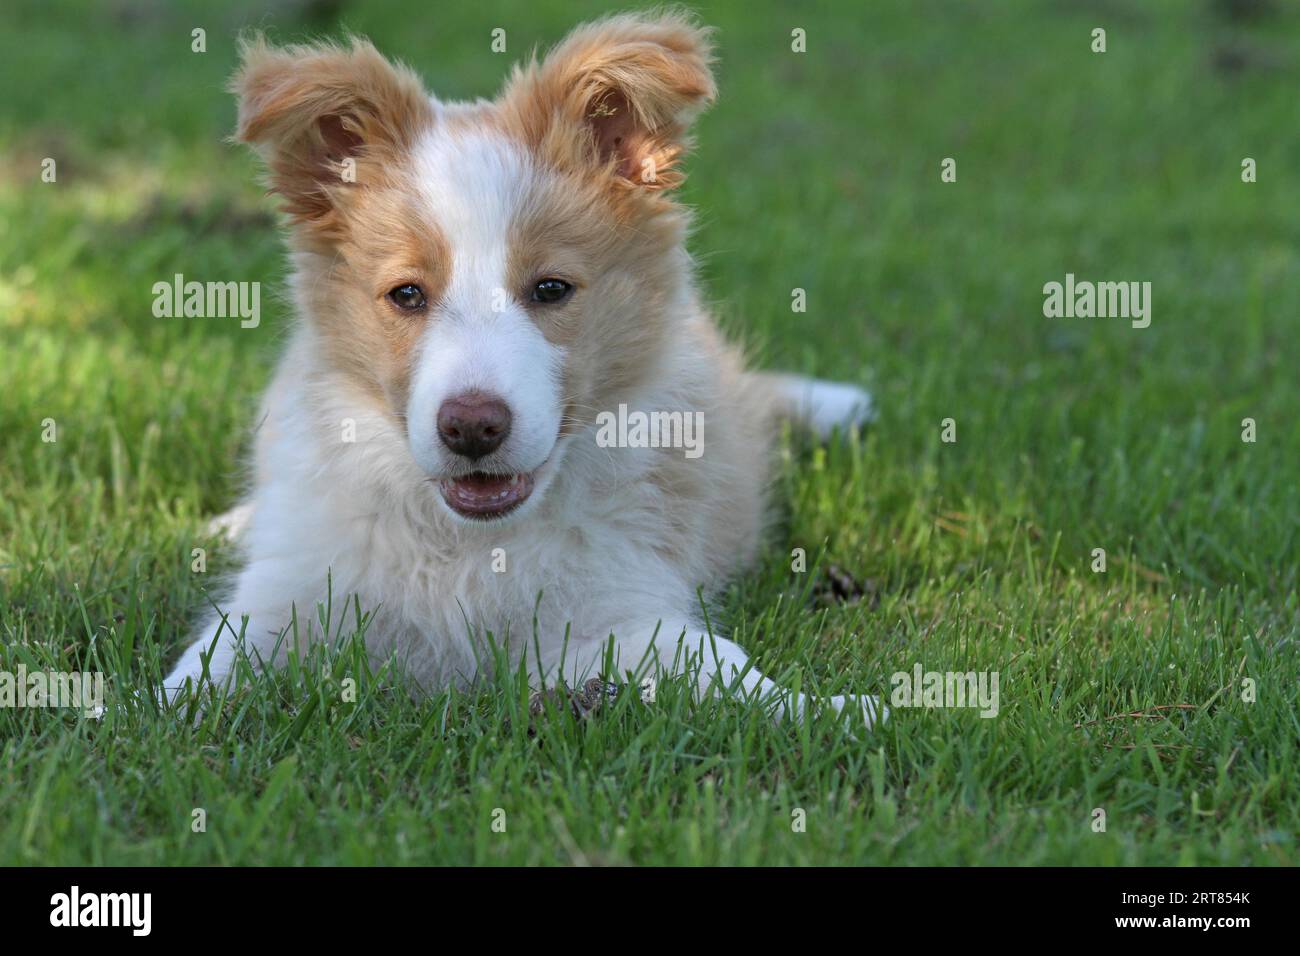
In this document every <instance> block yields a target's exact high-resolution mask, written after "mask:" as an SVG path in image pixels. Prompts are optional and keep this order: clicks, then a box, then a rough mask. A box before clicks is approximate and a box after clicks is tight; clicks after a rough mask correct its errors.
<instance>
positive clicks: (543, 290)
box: [533, 279, 573, 305]
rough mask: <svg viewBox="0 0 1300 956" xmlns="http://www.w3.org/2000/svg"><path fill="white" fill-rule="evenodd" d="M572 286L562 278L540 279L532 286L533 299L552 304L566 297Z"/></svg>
mask: <svg viewBox="0 0 1300 956" xmlns="http://www.w3.org/2000/svg"><path fill="white" fill-rule="evenodd" d="M572 291H573V286H572V285H571V284H569V283H568V282H565V281H564V280H563V279H540V280H538V282H537V285H535V286H533V301H534V302H541V303H543V304H545V305H552V304H554V303H556V302H560V301H562V300H564V299H565V298H567V297H568V295H569V293H570V292H572Z"/></svg>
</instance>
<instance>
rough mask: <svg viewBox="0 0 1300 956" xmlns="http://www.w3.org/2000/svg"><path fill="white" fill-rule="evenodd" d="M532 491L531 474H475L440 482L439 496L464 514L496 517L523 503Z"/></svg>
mask: <svg viewBox="0 0 1300 956" xmlns="http://www.w3.org/2000/svg"><path fill="white" fill-rule="evenodd" d="M532 492H533V476H532V475H487V474H482V473H477V472H476V473H475V474H472V475H467V476H465V477H464V478H457V479H455V480H452V481H444V482H443V483H442V495H443V497H444V498H445V499H446V501H447V504H449V505H450V506H451V507H452V508H453V509H454V510H455V511H458V512H460V513H461V514H463V515H468V516H478V517H485V518H486V517H497V516H498V515H503V514H505V513H506V512H507V511H511V510H513V509H514V508H515V507H517V506H518V505H520V504H522V503H523V501H524V499H525V498H527V497H528V496H529V495H530V494H532Z"/></svg>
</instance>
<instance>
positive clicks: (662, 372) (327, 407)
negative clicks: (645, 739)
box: [165, 14, 881, 725]
mask: <svg viewBox="0 0 1300 956" xmlns="http://www.w3.org/2000/svg"><path fill="white" fill-rule="evenodd" d="M709 64H710V51H709V37H708V34H707V31H704V30H702V29H700V28H698V27H697V26H695V25H693V24H692V23H690V22H689V21H688V20H686V19H684V18H682V17H680V16H677V15H672V14H669V15H657V16H654V17H649V18H643V17H632V16H620V17H613V18H609V19H605V20H602V21H599V22H596V23H593V24H588V25H586V26H584V27H581V28H579V29H578V30H576V31H575V32H574V33H573V34H571V35H570V36H569V38H567V39H566V40H565V41H564V42H563V43H562V44H560V45H559V46H558V47H557V48H555V49H554V50H552V51H551V52H550V54H549V55H548V56H547V57H546V58H545V60H543V61H542V62H540V63H538V62H535V61H534V62H532V63H529V64H527V65H525V66H523V67H520V68H517V69H516V70H515V73H514V74H513V76H512V77H511V78H510V80H509V82H508V83H507V85H506V87H505V89H504V91H503V92H502V94H501V95H500V97H499V98H498V99H497V100H495V101H492V102H486V101H480V102H476V103H472V104H452V103H441V102H439V101H437V100H436V99H434V98H431V97H429V96H428V95H427V94H426V93H424V91H423V90H422V88H421V87H420V84H419V83H418V81H417V80H416V79H415V77H414V76H413V74H411V73H410V72H409V71H407V70H406V69H404V68H401V67H398V66H394V65H392V64H390V63H389V62H388V61H386V60H384V59H383V58H382V57H381V56H380V55H379V54H378V53H377V52H375V50H374V49H373V47H371V46H370V45H369V44H368V43H366V42H365V41H361V40H354V41H352V42H351V43H350V45H348V46H343V47H340V46H333V45H314V46H309V47H289V48H281V49H274V48H271V47H268V46H267V45H265V44H264V43H263V42H262V41H260V40H255V41H253V42H251V43H249V44H247V45H246V47H245V50H244V62H243V65H242V68H241V70H240V72H239V73H238V74H237V76H236V77H235V80H234V87H233V88H234V90H235V92H236V93H237V94H238V96H239V98H240V119H239V132H238V135H239V138H240V139H241V140H243V141H245V142H249V143H252V144H253V145H255V146H256V147H257V148H258V150H259V151H260V152H261V153H262V155H263V157H264V158H265V160H266V162H267V165H268V169H269V175H270V184H271V186H272V188H273V189H274V190H275V191H276V192H277V193H279V194H280V196H281V198H282V200H283V202H284V207H285V209H286V211H287V212H288V214H289V216H290V217H291V221H292V226H291V230H290V238H291V249H292V266H293V280H292V291H293V294H294V297H295V300H296V303H297V308H298V321H297V322H296V324H295V326H294V329H293V332H292V336H291V340H290V342H289V344H288V348H287V350H286V352H285V354H284V356H283V358H282V360H281V362H280V365H279V368H278V371H277V373H276V375H275V378H274V381H273V382H272V384H271V386H270V388H269V390H268V392H267V395H266V399H265V404H264V408H263V415H262V416H261V419H260V422H261V423H260V425H259V428H258V431H257V436H256V453H255V474H254V480H253V487H252V491H251V495H250V496H249V498H248V499H247V501H246V502H245V503H244V504H243V505H242V506H241V507H240V508H239V509H238V510H237V512H236V515H237V518H238V523H239V524H240V525H241V527H240V528H239V529H238V530H239V540H240V546H241V547H242V548H243V549H244V552H245V555H246V560H245V563H244V565H243V570H242V571H241V572H240V573H239V575H238V577H237V579H236V581H235V582H234V586H233V590H232V591H231V593H230V594H229V596H228V598H227V599H225V600H224V601H221V602H219V603H220V607H221V612H222V614H224V615H227V621H228V623H227V625H226V626H224V627H220V634H219V635H218V630H219V626H220V624H221V617H220V616H218V615H216V614H213V615H211V616H210V618H209V619H208V620H206V621H204V622H203V624H202V625H201V626H200V627H199V628H198V630H197V633H196V635H195V637H194V641H193V643H192V644H191V645H190V647H189V648H188V650H186V651H185V652H184V654H183V655H182V657H181V659H180V661H179V663H178V664H177V665H176V667H175V669H174V671H173V672H172V673H171V674H170V676H168V677H167V679H166V681H165V687H166V689H167V693H168V695H169V696H170V697H173V698H174V697H176V696H178V695H180V694H182V693H184V692H185V691H186V689H187V688H190V687H192V686H193V684H197V683H198V682H199V679H200V678H201V677H202V676H203V675H204V674H205V672H206V674H207V676H208V677H210V678H211V679H212V680H213V681H214V682H215V683H217V684H221V683H223V682H225V681H227V680H228V679H229V678H230V677H231V674H232V668H233V664H234V662H235V660H236V657H237V655H238V654H239V653H240V652H241V651H242V652H246V653H247V654H248V655H249V656H250V658H251V659H253V660H254V661H262V662H265V663H276V662H278V661H280V660H282V658H283V654H284V650H285V648H286V646H287V644H288V643H289V640H288V639H286V638H284V637H282V635H283V634H284V633H285V629H286V627H287V625H288V624H289V622H290V618H291V616H292V614H293V613H294V611H295V609H296V613H297V618H298V622H299V627H298V639H299V641H300V642H305V641H309V640H312V639H313V638H319V636H320V628H319V624H318V623H316V610H315V609H316V608H317V606H318V604H320V603H322V602H324V601H325V600H326V596H327V586H328V587H329V588H330V591H331V593H332V594H333V595H334V601H335V607H336V609H337V607H338V606H339V603H340V599H341V598H343V597H347V596H353V595H355V596H356V597H357V598H359V600H360V603H361V605H362V607H363V609H365V610H372V611H374V612H375V613H374V619H373V622H372V623H371V625H370V627H369V629H368V631H367V634H366V639H367V647H368V651H369V652H370V653H371V654H372V655H373V656H374V657H375V658H377V659H382V658H387V657H388V656H390V655H396V656H397V657H398V658H399V659H400V660H401V662H402V663H403V664H404V666H405V668H406V671H407V673H408V674H409V675H410V676H411V678H412V679H413V680H414V681H416V682H417V683H418V684H419V686H421V687H423V688H424V689H426V690H436V689H438V688H441V687H445V686H449V685H454V686H462V687H464V686H469V685H471V684H472V683H473V682H474V681H475V680H476V678H478V677H480V676H482V675H483V665H484V661H485V660H487V659H489V658H488V656H487V655H486V653H485V646H486V644H485V642H486V636H487V635H488V634H491V635H492V638H493V640H495V641H496V642H497V643H498V644H499V645H500V646H503V647H505V648H506V649H507V650H508V652H509V654H510V658H511V660H512V661H518V660H519V659H520V658H523V659H525V660H526V661H527V667H528V670H529V673H530V674H531V675H532V679H533V680H534V681H535V682H536V683H538V684H541V683H543V682H554V681H556V680H560V679H563V680H566V681H570V682H572V681H575V680H578V679H581V678H583V677H585V676H590V675H593V674H596V673H598V672H601V671H602V670H603V663H604V661H605V655H606V652H607V649H608V648H610V647H611V636H612V639H613V644H612V647H613V656H614V661H615V669H616V671H617V674H614V675H608V676H610V677H622V676H624V675H625V674H627V673H628V672H635V673H636V675H637V676H641V675H642V674H644V673H645V672H646V671H648V670H651V669H655V668H658V669H661V670H664V671H669V672H681V671H683V670H684V669H685V668H686V667H688V666H689V667H691V668H692V670H693V671H694V669H696V668H698V675H699V676H698V683H699V686H698V691H699V693H701V694H706V693H714V692H716V691H718V690H719V689H720V688H722V687H725V686H731V685H733V682H734V681H735V680H736V678H737V675H740V674H742V672H743V677H741V678H740V681H739V683H740V685H741V686H742V687H743V689H744V690H745V691H746V692H748V693H750V694H754V695H756V696H762V697H763V698H764V699H765V700H767V701H769V702H771V701H778V702H779V704H780V705H781V706H782V708H783V709H784V711H785V712H788V713H793V714H796V715H803V714H804V713H805V711H806V709H807V708H808V707H809V706H810V704H812V703H814V702H812V701H810V700H809V699H805V698H803V697H802V696H799V697H798V698H797V699H796V697H795V695H792V694H789V693H788V692H786V691H784V690H782V689H781V688H780V687H778V686H777V685H775V684H774V683H773V682H771V681H769V680H767V679H766V678H764V677H763V676H762V675H760V674H759V673H758V672H757V671H756V670H754V669H753V668H752V667H749V668H747V659H746V655H745V652H744V651H743V650H741V648H740V647H739V646H737V645H736V644H735V643H733V642H732V641H730V640H727V639H725V638H722V637H716V636H715V637H709V636H708V635H707V634H706V632H705V628H704V627H703V616H702V614H701V611H700V607H699V599H698V597H697V591H698V589H700V588H704V589H705V590H706V592H707V591H708V590H711V589H714V588H716V587H717V586H718V585H719V584H721V583H722V582H724V581H725V580H726V579H727V578H728V577H729V576H732V575H734V574H735V573H736V572H737V571H739V570H741V569H743V568H744V567H745V566H746V565H747V563H748V562H750V561H751V559H752V558H753V557H754V556H755V554H756V551H757V549H758V548H759V546H760V544H761V542H762V538H763V532H764V527H765V519H766V517H767V510H768V509H767V490H768V486H769V483H770V478H771V474H772V471H771V468H772V444H773V441H774V438H775V434H776V422H777V419H778V418H779V417H780V416H781V415H783V414H784V415H792V416H795V417H798V418H802V419H804V420H806V421H808V422H810V423H811V424H812V425H813V426H814V427H815V428H816V429H818V430H819V431H820V432H822V433H829V431H830V429H831V428H832V427H834V426H836V425H840V426H848V425H852V424H855V423H857V422H860V421H863V420H864V419H865V418H866V417H867V416H868V415H869V414H870V407H869V406H870V403H869V400H868V398H867V396H866V393H865V392H863V391H862V390H860V389H858V388H856V387H854V386H848V385H836V384H831V383H823V382H816V381H813V380H808V379H801V378H794V377H777V376H768V375H763V374H759V373H753V372H748V371H746V370H745V369H744V368H743V366H742V362H741V359H740V356H739V353H738V352H737V351H736V350H735V349H734V348H732V347H731V346H729V345H727V344H726V343H725V342H724V341H723V340H722V339H721V337H720V336H719V334H718V332H717V331H716V329H715V327H714V325H713V323H712V321H711V319H710V317H709V315H708V313H707V312H706V311H705V310H704V308H703V307H702V306H701V303H700V301H699V297H698V295H697V292H696V289H695V285H694V281H693V277H692V263H691V260H690V258H689V256H688V254H687V252H686V250H685V245H684V238H685V234H686V230H687V226H688V216H687V213H686V211H685V210H684V209H683V208H682V207H681V206H679V205H678V204H676V203H675V202H674V201H673V200H672V198H671V190H672V187H673V186H675V185H676V184H677V183H678V182H679V181H680V178H681V174H680V171H679V169H678V165H677V162H678V158H679V155H680V154H681V153H682V151H683V150H684V148H685V146H686V145H687V141H686V139H685V135H686V129H687V127H688V125H689V122H690V119H691V117H692V116H693V115H694V114H695V113H696V112H698V110H699V109H701V108H702V107H703V106H704V105H705V104H707V103H708V102H709V101H710V100H711V99H712V98H713V96H714V85H713V78H712V75H711V71H710V68H709ZM348 160H351V162H352V163H354V164H355V182H353V181H349V180H348V178H347V177H344V176H341V175H340V171H341V170H342V169H343V164H344V163H345V162H346V161H348ZM647 160H650V161H651V162H652V164H653V165H651V163H647ZM647 169H649V170H650V171H651V173H652V175H646V174H645V173H646V170H647ZM557 275H558V276H563V277H565V278H566V279H567V280H570V281H571V282H572V285H573V287H574V291H573V292H572V294H571V296H570V298H569V299H567V300H565V301H564V302H563V303H561V304H559V305H555V304H550V305H544V306H539V305H537V304H536V303H534V302H532V301H531V300H530V299H529V298H528V294H527V290H528V289H529V288H530V286H529V283H530V282H534V281H535V280H536V278H537V277H538V276H557ZM402 283H414V284H418V286H419V287H420V288H421V289H423V290H424V291H425V293H426V296H427V301H428V305H427V307H426V309H425V310H424V311H423V312H422V313H420V314H416V315H411V314H404V313H402V312H401V310H399V309H397V308H396V307H395V306H394V304H393V303H392V302H391V301H390V300H389V299H388V298H386V293H387V292H388V291H389V290H391V289H392V288H393V287H394V286H396V285H399V284H402ZM467 389H470V390H477V391H481V392H490V393H492V394H495V395H498V396H500V398H501V399H502V400H503V401H504V402H505V404H506V405H507V406H508V407H509V408H510V410H511V412H512V414H513V416H514V420H513V424H512V426H511V429H510V432H509V436H508V438H507V439H506V440H505V443H504V444H503V445H501V446H500V447H499V448H498V449H497V450H496V451H494V452H492V454H491V456H490V457H489V458H488V459H485V461H486V462H487V466H490V467H491V468H492V469H494V470H496V471H499V472H501V473H525V472H527V473H532V474H533V475H534V481H535V486H534V490H533V492H532V494H531V495H530V496H529V497H528V498H527V500H526V501H524V502H523V504H522V505H521V506H519V507H518V508H517V509H516V510H515V511H513V512H512V513H510V514H508V515H506V516H504V517H500V518H496V519H493V520H469V519H467V518H465V517H462V516H461V515H460V514H457V513H456V512H454V511H453V510H452V509H451V508H450V507H449V506H448V504H447V502H446V501H445V500H444V497H443V495H442V494H440V493H439V487H440V485H439V483H438V482H439V480H441V479H448V480H450V479H451V478H454V477H456V476H461V475H464V474H466V473H467V470H468V467H469V466H468V465H467V464H466V463H465V462H463V461H459V460H457V455H456V454H454V453H453V452H452V451H451V450H450V449H449V447H448V446H446V445H444V443H442V442H441V441H440V440H439V435H438V430H437V427H436V426H435V419H436V418H437V415H438V410H439V407H440V403H442V402H444V401H446V400H447V399H448V397H449V396H454V395H456V394H459V393H462V392H464V391H465V390H467ZM620 403H624V404H626V405H627V406H628V408H630V409H638V410H643V411H646V412H651V411H656V410H678V411H687V412H700V413H702V416H703V422H704V428H705V430H704V438H705V443H704V453H703V455H702V456H700V457H698V458H687V457H685V456H684V455H683V453H682V450H681V449H675V448H603V447H599V446H598V444H597V442H596V440H595V427H594V422H595V417H596V415H597V413H598V412H600V411H601V410H611V411H612V410H614V409H616V408H617V407H618V406H619V404H620ZM349 428H351V429H353V431H354V440H351V441H349V440H346V436H347V429H349ZM480 466H481V467H486V466H482V464H481V463H480ZM502 561H504V566H505V570H504V571H502V570H501V566H502ZM327 582H328V585H327ZM245 619H246V624H245V623H244V621H245ZM241 624H243V625H244V626H242V628H241ZM241 629H242V631H243V638H242V641H237V640H236V638H235V635H236V634H237V633H238V632H240V631H241ZM277 646H278V647H279V654H278V656H277V655H276V653H275V651H276V648H277ZM209 652H210V656H209ZM827 700H828V702H829V703H830V704H831V705H833V706H834V707H835V708H836V709H837V710H840V709H845V708H846V705H851V706H848V710H847V711H846V712H848V711H851V712H852V713H853V715H854V720H857V719H858V715H860V716H861V718H862V719H864V720H865V722H866V723H867V724H868V725H870V724H871V723H872V722H873V721H874V720H875V719H877V718H878V717H879V716H880V715H881V711H880V708H879V706H878V702H877V701H876V699H875V698H869V697H862V698H840V697H836V698H828V699H827Z"/></svg>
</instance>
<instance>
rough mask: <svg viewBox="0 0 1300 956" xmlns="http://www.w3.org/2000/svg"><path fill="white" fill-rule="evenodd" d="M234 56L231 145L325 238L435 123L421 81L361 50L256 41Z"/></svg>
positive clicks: (364, 46) (354, 44) (354, 45)
mask: <svg viewBox="0 0 1300 956" xmlns="http://www.w3.org/2000/svg"><path fill="white" fill-rule="evenodd" d="M240 52H241V54H242V57H241V58H242V63H241V65H240V68H239V70H238V71H237V72H236V73H235V76H234V77H233V78H232V80H231V84H230V89H231V92H233V93H235V94H236V96H238V98H239V127H238V130H237V131H236V134H235V135H236V138H237V139H238V140H240V141H241V142H245V143H250V144H252V145H254V146H256V147H257V150H258V152H260V153H261V154H262V156H263V158H264V159H265V160H266V164H267V168H268V170H269V172H270V180H271V187H272V189H273V190H274V191H275V192H277V193H279V194H280V195H281V196H282V197H283V199H284V207H285V210H286V211H287V212H288V213H289V214H290V215H291V216H293V217H294V218H295V219H297V220H299V221H300V222H308V223H311V224H313V225H315V226H318V227H320V228H322V229H323V230H325V231H331V230H332V229H333V228H335V227H337V226H338V224H339V216H338V210H339V204H340V202H341V201H343V200H344V199H345V197H346V194H347V191H348V190H351V189H355V188H357V187H358V186H364V185H365V184H366V183H369V182H375V181H377V180H378V179H380V178H382V177H384V176H385V175H386V170H388V171H391V170H392V169H393V167H394V166H395V160H397V159H398V157H399V155H400V154H401V153H402V152H403V151H404V150H405V149H407V148H409V147H410V145H411V143H412V142H413V141H414V139H415V136H416V134H417V133H418V132H419V131H420V130H421V129H422V128H424V127H425V126H427V125H428V124H429V123H431V122H432V121H433V107H432V105H431V104H430V101H429V98H428V96H427V95H426V94H425V92H424V89H423V87H422V86H421V84H420V81H419V80H418V79H417V78H416V77H415V75H414V74H413V73H412V72H411V71H410V70H408V69H406V68H405V67H402V66H395V65H394V64H392V63H389V62H388V61H387V60H386V59H384V58H383V57H382V56H381V55H380V54H379V53H378V51H376V50H375V48H374V47H373V46H371V45H370V43H369V41H367V40H363V39H356V38H354V39H352V40H351V42H350V44H349V45H348V46H346V47H344V46H338V45H335V44H330V43H318V44H311V45H308V46H287V47H279V48H275V47H271V46H269V45H268V44H267V43H266V42H265V40H263V39H262V38H261V37H254V38H252V39H249V40H245V41H243V42H242V43H241V51H240Z"/></svg>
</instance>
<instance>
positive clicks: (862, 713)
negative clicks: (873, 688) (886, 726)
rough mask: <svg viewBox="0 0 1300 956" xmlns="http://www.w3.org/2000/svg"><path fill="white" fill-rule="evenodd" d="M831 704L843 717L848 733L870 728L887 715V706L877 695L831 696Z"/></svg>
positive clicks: (882, 720) (883, 720)
mask: <svg viewBox="0 0 1300 956" xmlns="http://www.w3.org/2000/svg"><path fill="white" fill-rule="evenodd" d="M831 705H832V706H834V708H835V710H836V712H837V713H838V714H839V715H840V716H841V717H842V718H843V719H844V721H845V723H846V725H847V726H848V729H849V732H850V733H855V732H856V731H859V730H872V729H874V728H875V727H876V726H878V725H879V724H882V723H884V722H885V720H886V719H887V718H888V717H889V708H888V707H886V706H885V705H884V704H883V703H881V700H880V698H879V697H872V696H871V695H869V694H860V695H859V694H848V695H845V696H843V697H832V698H831Z"/></svg>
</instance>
